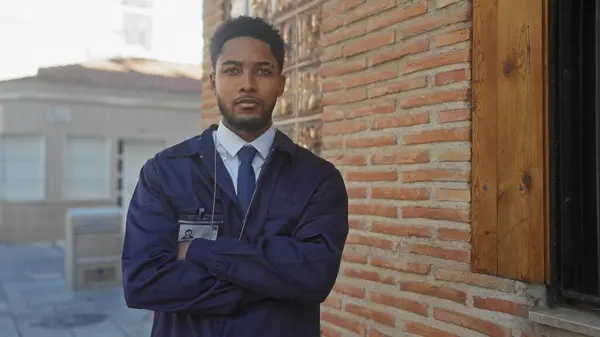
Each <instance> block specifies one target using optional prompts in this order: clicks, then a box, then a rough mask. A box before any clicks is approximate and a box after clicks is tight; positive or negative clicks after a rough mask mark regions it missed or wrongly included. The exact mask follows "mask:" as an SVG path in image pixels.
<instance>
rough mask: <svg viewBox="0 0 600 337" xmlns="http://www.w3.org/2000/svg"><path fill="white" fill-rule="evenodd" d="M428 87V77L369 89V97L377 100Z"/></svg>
mask: <svg viewBox="0 0 600 337" xmlns="http://www.w3.org/2000/svg"><path fill="white" fill-rule="evenodd" d="M425 86H427V78H426V77H416V78H410V79H406V80H402V81H398V82H395V83H390V84H384V85H381V86H377V87H374V88H369V97H370V98H377V97H381V96H386V95H390V94H397V93H399V92H404V91H410V90H414V89H420V88H424V87H425Z"/></svg>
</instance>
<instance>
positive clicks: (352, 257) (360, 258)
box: [342, 252, 367, 264]
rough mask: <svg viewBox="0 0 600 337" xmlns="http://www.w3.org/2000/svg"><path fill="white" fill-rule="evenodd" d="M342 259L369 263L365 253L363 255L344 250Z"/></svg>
mask: <svg viewBox="0 0 600 337" xmlns="http://www.w3.org/2000/svg"><path fill="white" fill-rule="evenodd" d="M342 259H343V260H344V262H349V263H358V264H365V263H367V257H366V256H365V255H361V254H354V253H348V252H344V254H343V255H342Z"/></svg>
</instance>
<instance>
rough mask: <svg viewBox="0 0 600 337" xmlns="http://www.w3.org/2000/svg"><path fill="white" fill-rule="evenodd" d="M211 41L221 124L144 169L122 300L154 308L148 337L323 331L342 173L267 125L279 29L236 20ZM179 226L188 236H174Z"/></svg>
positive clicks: (340, 232) (344, 209)
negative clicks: (181, 239) (322, 312)
mask: <svg viewBox="0 0 600 337" xmlns="http://www.w3.org/2000/svg"><path fill="white" fill-rule="evenodd" d="M210 47H211V49H210V51H211V58H212V64H213V69H214V72H213V73H211V75H210V86H211V88H212V90H213V91H214V92H215V94H216V96H217V98H218V104H219V108H220V110H221V115H222V120H221V122H220V124H219V125H218V126H216V125H213V126H211V127H210V128H209V129H207V130H205V131H204V132H203V133H202V134H201V135H200V136H199V137H195V138H192V139H189V140H187V141H184V142H182V143H180V144H178V145H175V146H173V147H171V148H168V149H166V150H164V151H161V152H160V153H158V154H157V155H156V156H155V157H153V158H152V159H149V160H148V161H147V162H146V164H145V165H144V166H143V168H142V169H141V173H140V177H139V182H138V185H137V187H136V189H135V192H134V194H133V197H132V200H131V204H130V206H129V212H128V215H127V229H126V235H125V243H124V248H123V281H124V291H125V300H126V302H127V305H128V306H129V307H132V308H141V309H148V310H153V311H155V316H154V324H153V329H152V336H154V337H192V336H196V337H317V336H320V328H319V327H320V324H319V323H320V317H319V316H320V312H319V308H320V305H319V304H320V303H321V302H323V301H324V300H325V298H326V297H327V296H328V294H329V293H330V291H331V288H332V287H333V284H334V282H335V279H336V277H337V274H338V271H339V266H340V261H341V256H342V251H343V248H344V243H345V240H346V237H347V235H348V196H347V192H346V188H345V185H344V181H343V179H342V176H341V174H340V172H339V171H338V170H337V169H336V168H335V167H334V166H333V165H332V164H331V163H329V162H327V161H325V160H324V159H321V158H320V157H318V156H316V155H314V154H312V153H311V152H310V151H308V150H306V149H304V148H301V147H299V146H297V145H296V144H294V143H293V142H292V141H291V140H290V139H289V138H288V137H286V136H285V135H284V134H283V133H281V132H279V131H277V130H276V129H275V127H274V126H273V122H272V113H273V109H274V107H275V103H276V101H277V99H278V97H280V96H281V94H282V93H283V88H284V85H285V81H286V79H285V77H284V76H283V75H282V68H283V60H284V43H283V41H282V39H281V37H280V35H279V33H278V32H277V31H276V30H275V29H274V28H273V27H272V26H271V25H269V24H267V23H266V22H264V21H262V20H260V19H256V18H250V17H239V18H236V19H233V20H230V21H228V22H226V23H225V24H224V25H222V26H221V27H220V28H219V29H218V30H217V31H216V32H215V34H214V36H213V38H212V40H211V46H210ZM180 225H181V226H182V228H183V226H184V225H185V226H186V228H194V231H193V236H194V239H193V240H191V241H190V242H179V243H178V241H177V239H178V238H179V237H180V236H181V233H180V232H179V230H180ZM211 228H212V229H214V228H218V229H217V230H214V231H213V230H211ZM217 232H218V234H217ZM196 233H213V234H214V236H213V235H212V234H205V235H204V234H201V235H197V234H196Z"/></svg>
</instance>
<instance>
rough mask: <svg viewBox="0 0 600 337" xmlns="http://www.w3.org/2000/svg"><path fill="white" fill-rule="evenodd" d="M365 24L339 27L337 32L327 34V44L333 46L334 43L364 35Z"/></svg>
mask: <svg viewBox="0 0 600 337" xmlns="http://www.w3.org/2000/svg"><path fill="white" fill-rule="evenodd" d="M365 32H366V27H365V25H352V26H348V27H343V28H340V29H338V30H337V31H336V32H335V33H331V34H327V35H326V38H325V44H326V45H327V46H331V45H333V44H336V43H339V42H343V41H346V40H350V39H353V38H356V37H359V36H362V35H365Z"/></svg>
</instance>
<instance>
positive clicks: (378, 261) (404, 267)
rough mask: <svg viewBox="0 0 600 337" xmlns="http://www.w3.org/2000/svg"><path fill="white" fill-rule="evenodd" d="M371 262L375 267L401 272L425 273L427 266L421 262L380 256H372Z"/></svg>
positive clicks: (427, 270) (427, 272)
mask: <svg viewBox="0 0 600 337" xmlns="http://www.w3.org/2000/svg"><path fill="white" fill-rule="evenodd" d="M371 264H372V265H373V266H375V267H380V268H385V269H390V270H396V271H400V272H403V273H410V274H418V275H427V274H429V266H428V265H426V264H422V263H413V262H405V261H401V260H398V259H390V258H386V257H381V256H372V257H371Z"/></svg>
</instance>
